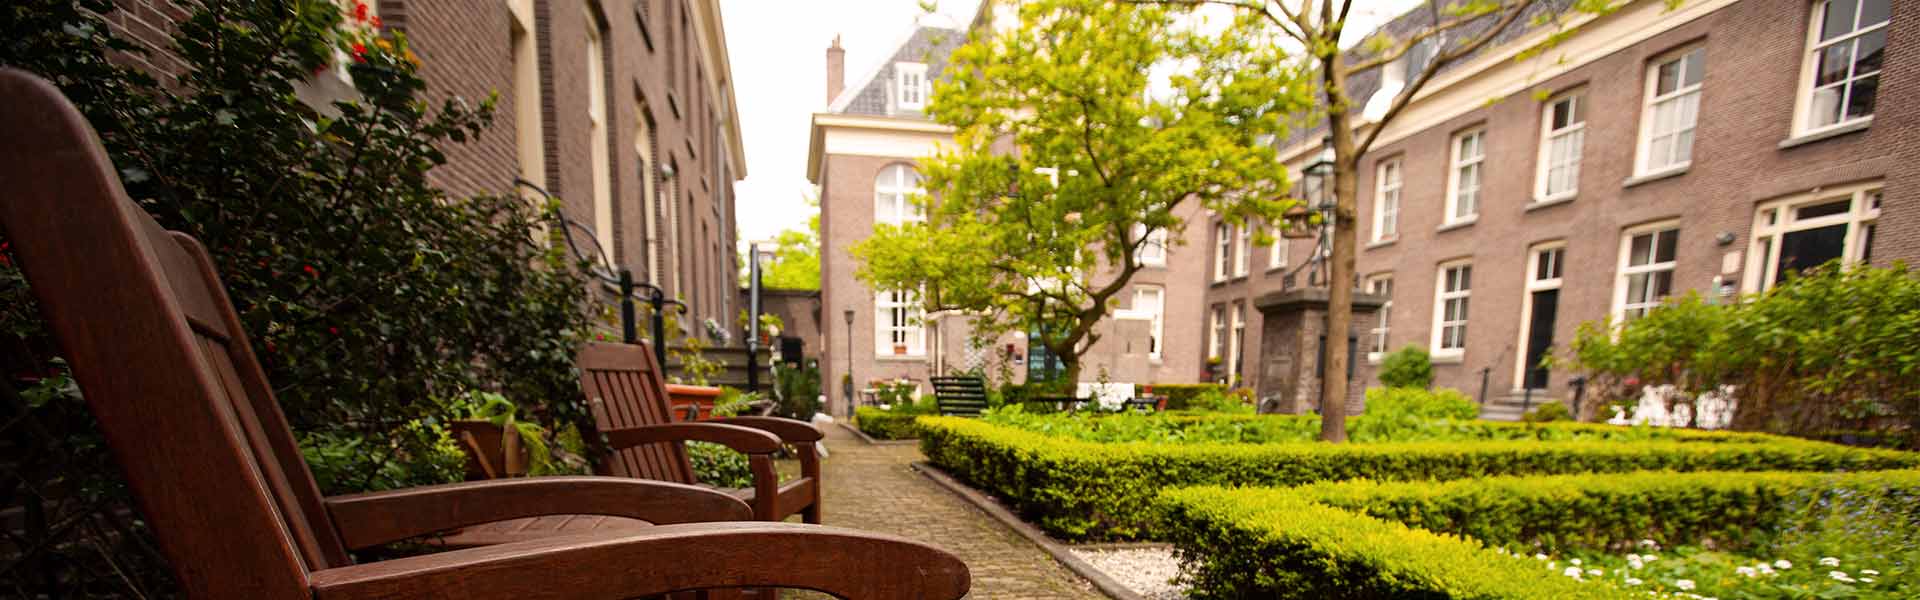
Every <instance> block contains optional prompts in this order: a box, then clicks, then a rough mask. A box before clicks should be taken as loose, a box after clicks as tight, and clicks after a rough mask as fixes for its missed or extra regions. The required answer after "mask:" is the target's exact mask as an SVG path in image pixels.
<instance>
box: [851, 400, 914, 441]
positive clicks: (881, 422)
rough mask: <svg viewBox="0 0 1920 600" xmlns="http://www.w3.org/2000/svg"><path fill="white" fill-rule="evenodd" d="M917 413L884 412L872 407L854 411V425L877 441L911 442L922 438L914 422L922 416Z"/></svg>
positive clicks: (863, 407)
mask: <svg viewBox="0 0 1920 600" xmlns="http://www.w3.org/2000/svg"><path fill="white" fill-rule="evenodd" d="M921 414H922V413H920V412H917V411H895V410H882V409H879V408H875V407H872V406H862V407H860V408H857V409H854V413H853V415H854V417H853V424H854V426H855V427H859V428H860V432H861V433H865V434H867V436H868V437H872V438H873V439H876V440H910V439H913V438H916V437H920V431H919V428H918V427H915V426H914V424H913V420H914V419H917V418H919V417H920V416H921Z"/></svg>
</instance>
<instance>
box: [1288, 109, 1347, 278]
mask: <svg viewBox="0 0 1920 600" xmlns="http://www.w3.org/2000/svg"><path fill="white" fill-rule="evenodd" d="M1333 158H1334V153H1333V138H1332V137H1331V136H1329V137H1326V138H1323V139H1322V141H1321V144H1320V152H1319V153H1318V154H1315V155H1314V156H1313V160H1312V161H1310V162H1308V163H1307V164H1306V165H1305V166H1303V167H1301V169H1300V197H1299V198H1298V202H1297V203H1295V204H1294V205H1293V206H1291V207H1289V208H1287V212H1286V213H1285V214H1283V215H1282V218H1283V219H1284V220H1285V222H1286V227H1285V228H1284V230H1283V231H1281V233H1280V235H1281V237H1285V238H1291V239H1307V238H1317V241H1315V242H1314V244H1313V255H1312V256H1311V257H1308V258H1307V260H1305V261H1302V262H1301V263H1300V266H1299V267H1297V268H1295V269H1294V270H1292V271H1289V272H1288V273H1287V274H1286V276H1285V277H1284V278H1283V279H1282V280H1281V287H1282V288H1283V289H1284V288H1291V287H1293V282H1294V276H1295V275H1297V274H1298V273H1299V272H1300V271H1303V270H1307V269H1312V272H1310V273H1308V274H1307V283H1308V285H1318V284H1319V283H1320V282H1323V281H1325V280H1326V279H1327V276H1326V268H1327V258H1328V257H1329V256H1332V254H1333V220H1334V208H1335V205H1334V199H1333ZM1315 216H1318V217H1319V223H1315V222H1314V217H1315ZM1315 225H1318V227H1315Z"/></svg>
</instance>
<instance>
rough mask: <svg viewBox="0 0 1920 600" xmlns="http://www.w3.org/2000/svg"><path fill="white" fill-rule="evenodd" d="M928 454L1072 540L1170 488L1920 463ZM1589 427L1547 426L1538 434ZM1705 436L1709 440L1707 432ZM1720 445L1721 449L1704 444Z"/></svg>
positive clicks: (1013, 437) (1136, 514) (1123, 449)
mask: <svg viewBox="0 0 1920 600" xmlns="http://www.w3.org/2000/svg"><path fill="white" fill-rule="evenodd" d="M919 425H920V430H921V431H920V447H921V451H922V452H924V453H925V454H926V455H927V457H928V459H929V460H931V461H932V462H933V463H934V464H935V465H938V466H939V467H940V468H942V469H945V470H946V471H947V472H948V473H951V474H953V475H954V476H955V477H958V478H960V479H961V480H963V481H966V482H968V483H970V484H972V485H974V486H975V487H978V488H981V489H983V490H986V491H988V492H990V493H993V494H995V495H998V496H1000V497H1001V498H1003V499H1005V500H1006V501H1007V502H1008V504H1009V505H1010V506H1012V507H1014V508H1015V509H1016V510H1017V511H1019V512H1020V513H1021V514H1022V515H1023V516H1025V517H1026V518H1027V519H1028V520H1030V521H1033V522H1035V523H1037V524H1038V525H1039V526H1040V527H1041V528H1042V529H1045V530H1046V531H1047V532H1048V533H1051V534H1053V535H1055V536H1058V537H1061V538H1065V539H1071V540H1087V539H1137V538H1142V537H1145V536H1148V535H1150V534H1151V533H1152V532H1151V531H1150V528H1151V526H1152V521H1153V519H1152V509H1151V504H1152V501H1153V498H1154V496H1155V494H1157V493H1159V491H1160V490H1161V489H1163V488H1170V487H1183V486H1192V485H1233V486H1293V485H1302V484H1308V483H1315V482H1320V481H1338V480H1348V479H1362V478H1366V479H1377V480H1416V479H1433V480H1450V479H1462V478H1472V477H1484V476H1492V475H1535V474H1539V475H1546V474H1563V473H1585V472H1623V471H1638V470H1662V469H1666V470H1674V471H1766V470H1785V471H1833V470H1851V471H1859V470H1880V469H1892V468H1903V467H1912V466H1916V465H1920V455H1915V454H1911V453H1905V452H1898V451H1891V450H1874V449H1863V448H1847V447H1843V446H1836V445H1833V444H1826V443H1820V442H1812V441H1805V440H1796V439H1791V438H1776V437H1772V436H1761V435H1755V434H1709V435H1703V436H1700V437H1698V438H1695V437H1691V436H1692V435H1693V434H1687V437H1682V436H1679V435H1678V434H1676V437H1675V438H1674V439H1670V440H1651V441H1637V442H1617V441H1616V442H1607V441H1568V442H1538V441H1484V442H1395V443H1377V444H1340V445H1334V444H1319V443H1297V444H1219V443H1192V444H1164V443H1159V444H1156V443H1147V442H1127V443H1109V444H1101V443H1093V442H1083V441H1078V440H1072V439H1066V438H1060V437H1051V436H1047V435H1042V434H1039V433H1034V432H1030V431H1023V430H1019V429H1014V428H1011V427H1004V426H998V425H993V424H990V423H984V422H980V421H976V420H972V419H960V418H953V417H924V418H922V419H920V421H919ZM1566 426H1575V427H1585V426H1584V425H1565V426H1563V425H1559V424H1553V425H1545V426H1541V427H1566ZM1703 433H1704V432H1703ZM1705 440H1718V441H1705Z"/></svg>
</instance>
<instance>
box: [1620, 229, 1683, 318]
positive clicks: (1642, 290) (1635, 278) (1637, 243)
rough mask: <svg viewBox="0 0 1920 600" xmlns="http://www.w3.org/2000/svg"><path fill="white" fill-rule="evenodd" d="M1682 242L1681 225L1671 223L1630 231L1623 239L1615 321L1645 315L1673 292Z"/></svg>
mask: <svg viewBox="0 0 1920 600" xmlns="http://www.w3.org/2000/svg"><path fill="white" fill-rule="evenodd" d="M1679 242H1680V229H1679V228H1678V227H1676V226H1675V225H1674V224H1672V223H1668V224H1663V225H1654V226H1648V227H1641V228H1638V229H1631V230H1628V231H1627V233H1626V235H1625V236H1624V237H1623V239H1622V240H1621V243H1620V282H1619V284H1618V285H1616V286H1615V287H1616V288H1617V291H1615V292H1614V294H1615V296H1614V297H1615V301H1614V307H1615V308H1614V311H1613V312H1614V317H1615V321H1617V322H1620V323H1625V322H1628V321H1632V320H1634V319H1638V318H1640V317H1642V316H1646V314H1647V311H1650V310H1653V309H1655V308H1659V306H1660V301H1661V300H1665V299H1666V297H1667V296H1669V295H1671V294H1673V264H1674V260H1673V259H1674V251H1675V246H1676V245H1677V244H1679Z"/></svg>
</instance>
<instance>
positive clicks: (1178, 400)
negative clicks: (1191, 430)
mask: <svg viewBox="0 0 1920 600" xmlns="http://www.w3.org/2000/svg"><path fill="white" fill-rule="evenodd" d="M1225 391H1227V386H1224V385H1220V384H1218V383H1156V384H1153V395H1155V396H1158V397H1161V398H1166V399H1167V410H1184V409H1186V408H1187V405H1188V404H1190V403H1191V402H1192V400H1193V398H1194V397H1195V396H1199V395H1201V394H1204V393H1207V392H1225Z"/></svg>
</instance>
